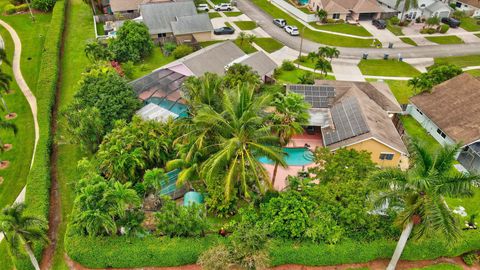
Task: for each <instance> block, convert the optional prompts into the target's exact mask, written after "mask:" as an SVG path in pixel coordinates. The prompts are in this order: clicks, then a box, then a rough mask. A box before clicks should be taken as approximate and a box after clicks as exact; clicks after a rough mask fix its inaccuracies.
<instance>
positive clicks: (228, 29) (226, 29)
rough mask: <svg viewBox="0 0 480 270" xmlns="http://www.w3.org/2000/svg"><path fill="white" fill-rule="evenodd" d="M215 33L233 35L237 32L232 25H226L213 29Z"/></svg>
mask: <svg viewBox="0 0 480 270" xmlns="http://www.w3.org/2000/svg"><path fill="white" fill-rule="evenodd" d="M213 33H214V34H215V35H231V34H233V33H235V29H233V28H232V27H228V26H225V27H220V28H217V29H215V30H213Z"/></svg>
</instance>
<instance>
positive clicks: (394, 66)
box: [358, 59, 420, 77]
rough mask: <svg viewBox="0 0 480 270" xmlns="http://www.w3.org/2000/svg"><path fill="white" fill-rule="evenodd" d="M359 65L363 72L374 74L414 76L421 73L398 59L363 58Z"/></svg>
mask: <svg viewBox="0 0 480 270" xmlns="http://www.w3.org/2000/svg"><path fill="white" fill-rule="evenodd" d="M358 67H359V68H360V71H361V72H362V74H364V75H372V76H392V77H414V76H417V75H419V74H420V71H418V70H416V69H415V68H414V67H412V66H411V65H409V64H407V63H405V62H400V61H397V60H382V59H371V60H364V59H362V61H360V63H359V64H358Z"/></svg>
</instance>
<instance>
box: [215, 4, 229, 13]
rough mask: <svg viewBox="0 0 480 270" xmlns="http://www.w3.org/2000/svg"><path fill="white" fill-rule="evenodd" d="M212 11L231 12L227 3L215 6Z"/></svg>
mask: <svg viewBox="0 0 480 270" xmlns="http://www.w3.org/2000/svg"><path fill="white" fill-rule="evenodd" d="M213 9H215V11H231V10H232V9H233V8H232V6H231V5H230V4H228V3H221V4H219V5H216V6H215V7H214V8H213Z"/></svg>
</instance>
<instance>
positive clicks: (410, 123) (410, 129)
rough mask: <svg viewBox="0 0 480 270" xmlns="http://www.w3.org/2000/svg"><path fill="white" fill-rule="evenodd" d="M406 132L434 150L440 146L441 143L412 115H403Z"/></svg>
mask: <svg viewBox="0 0 480 270" xmlns="http://www.w3.org/2000/svg"><path fill="white" fill-rule="evenodd" d="M401 120H402V124H403V127H404V128H405V132H406V133H407V135H408V136H409V137H411V138H416V139H417V140H419V141H420V142H422V143H424V144H425V145H426V146H427V148H428V149H431V150H432V151H435V150H437V149H438V148H440V147H441V146H440V144H439V143H438V142H437V141H436V140H435V139H434V138H433V137H432V136H431V135H430V134H428V133H427V131H426V130H425V129H424V128H423V127H422V126H421V125H420V124H419V123H418V122H417V120H415V119H414V118H413V117H411V116H402V117H401Z"/></svg>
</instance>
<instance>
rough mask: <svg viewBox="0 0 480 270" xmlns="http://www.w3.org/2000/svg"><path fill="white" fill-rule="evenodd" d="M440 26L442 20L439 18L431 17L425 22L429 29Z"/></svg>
mask: <svg viewBox="0 0 480 270" xmlns="http://www.w3.org/2000/svg"><path fill="white" fill-rule="evenodd" d="M439 24H440V18H439V17H437V16H434V17H430V18H428V19H427V20H426V21H425V25H427V27H433V26H436V25H439Z"/></svg>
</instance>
